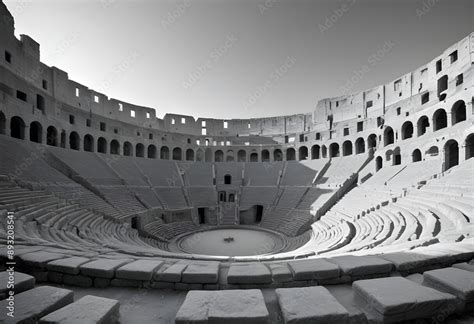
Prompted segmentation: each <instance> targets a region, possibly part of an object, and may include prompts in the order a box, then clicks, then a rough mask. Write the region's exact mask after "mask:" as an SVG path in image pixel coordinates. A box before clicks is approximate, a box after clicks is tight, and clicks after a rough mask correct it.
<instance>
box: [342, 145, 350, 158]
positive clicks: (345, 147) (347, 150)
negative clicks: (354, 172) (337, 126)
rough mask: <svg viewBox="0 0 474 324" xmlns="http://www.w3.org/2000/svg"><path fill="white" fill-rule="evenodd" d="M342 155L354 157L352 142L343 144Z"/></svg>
mask: <svg viewBox="0 0 474 324" xmlns="http://www.w3.org/2000/svg"><path fill="white" fill-rule="evenodd" d="M342 155H343V156H347V155H352V142H351V141H345V142H344V143H342Z"/></svg>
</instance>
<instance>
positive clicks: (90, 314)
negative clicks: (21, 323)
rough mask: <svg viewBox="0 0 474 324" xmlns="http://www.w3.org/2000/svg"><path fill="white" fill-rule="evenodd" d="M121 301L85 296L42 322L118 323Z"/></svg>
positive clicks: (41, 323) (47, 316)
mask: <svg viewBox="0 0 474 324" xmlns="http://www.w3.org/2000/svg"><path fill="white" fill-rule="evenodd" d="M119 307H120V303H119V302H118V301H117V300H114V299H108V298H102V297H96V296H90V295H87V296H84V297H82V298H81V299H79V300H78V301H76V302H74V303H72V304H69V305H67V306H66V307H63V308H61V309H58V310H57V311H55V312H52V313H50V314H48V315H46V316H44V317H42V318H41V319H40V321H39V323H40V324H83V323H116V322H117V320H118V318H119Z"/></svg>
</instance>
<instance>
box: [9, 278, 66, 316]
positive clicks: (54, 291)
mask: <svg viewBox="0 0 474 324" xmlns="http://www.w3.org/2000/svg"><path fill="white" fill-rule="evenodd" d="M73 300H74V293H73V292H72V291H71V290H68V289H62V288H55V287H49V286H42V287H37V288H34V289H31V290H28V291H25V292H22V293H20V294H18V295H15V317H14V323H36V321H38V320H39V319H40V318H41V317H43V316H45V315H46V314H49V313H51V312H54V311H55V310H57V309H60V308H61V307H64V306H66V305H68V304H70V303H72V302H73ZM7 304H8V299H5V300H2V301H1V302H0V309H1V310H2V311H1V312H0V323H12V321H11V320H12V318H11V317H9V316H8V315H7V311H6V310H7V308H6V307H7Z"/></svg>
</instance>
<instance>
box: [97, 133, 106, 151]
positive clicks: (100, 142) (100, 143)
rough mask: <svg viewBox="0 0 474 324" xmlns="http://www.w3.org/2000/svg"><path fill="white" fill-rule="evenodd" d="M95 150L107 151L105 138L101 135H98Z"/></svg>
mask: <svg viewBox="0 0 474 324" xmlns="http://www.w3.org/2000/svg"><path fill="white" fill-rule="evenodd" d="M97 152H99V153H107V140H106V139H105V138H103V137H99V139H98V140H97Z"/></svg>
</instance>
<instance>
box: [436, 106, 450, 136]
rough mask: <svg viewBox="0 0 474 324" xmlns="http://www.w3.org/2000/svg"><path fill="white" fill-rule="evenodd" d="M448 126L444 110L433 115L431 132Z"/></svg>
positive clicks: (439, 110)
mask: <svg viewBox="0 0 474 324" xmlns="http://www.w3.org/2000/svg"><path fill="white" fill-rule="evenodd" d="M447 126H448V117H447V116H446V111H445V110H444V109H438V110H436V112H435V113H434V114H433V130H434V131H437V130H440V129H443V128H446V127H447Z"/></svg>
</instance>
